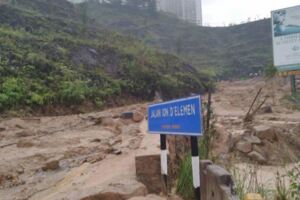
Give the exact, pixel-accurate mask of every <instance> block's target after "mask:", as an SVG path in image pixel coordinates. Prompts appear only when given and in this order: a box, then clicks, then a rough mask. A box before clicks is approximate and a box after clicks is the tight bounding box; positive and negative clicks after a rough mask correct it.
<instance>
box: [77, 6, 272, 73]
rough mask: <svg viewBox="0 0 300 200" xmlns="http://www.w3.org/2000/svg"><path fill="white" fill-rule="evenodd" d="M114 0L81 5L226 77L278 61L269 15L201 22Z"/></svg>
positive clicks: (117, 26)
mask: <svg viewBox="0 0 300 200" xmlns="http://www.w3.org/2000/svg"><path fill="white" fill-rule="evenodd" d="M111 2H112V3H110V4H109V3H104V4H100V3H99V2H97V1H94V0H89V1H87V3H82V4H79V5H77V7H78V8H80V9H81V10H83V12H86V13H87V14H88V15H89V16H90V17H91V18H93V19H95V20H96V21H98V22H99V23H101V24H103V26H105V27H107V28H109V29H114V30H117V31H119V32H121V33H124V34H127V35H130V36H132V37H135V38H138V39H140V40H142V41H143V42H144V43H145V44H147V45H151V46H154V47H158V48H160V49H162V50H164V51H166V52H169V53H174V54H177V55H178V56H180V57H182V58H184V59H185V60H188V61H189V63H191V64H192V65H193V66H195V67H198V69H201V70H205V71H207V70H210V71H212V72H214V73H216V74H217V75H218V76H219V77H222V78H234V77H241V76H247V75H248V74H249V73H254V72H259V71H262V70H263V69H264V67H265V66H266V65H269V64H271V63H272V48H271V45H272V44H271V25H270V20H269V19H264V20H259V21H255V22H251V23H245V24H241V25H235V26H230V27H199V26H195V25H192V24H189V23H186V22H183V21H181V20H178V19H176V18H175V17H173V16H168V15H166V14H163V13H156V12H153V8H148V9H147V8H144V7H142V5H137V6H133V5H132V4H130V5H120V4H118V3H114V2H118V1H113V0H111ZM134 2H136V1H134Z"/></svg>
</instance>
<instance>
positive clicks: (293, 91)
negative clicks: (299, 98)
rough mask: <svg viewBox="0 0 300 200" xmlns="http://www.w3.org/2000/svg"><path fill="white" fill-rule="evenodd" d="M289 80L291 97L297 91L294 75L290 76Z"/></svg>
mask: <svg viewBox="0 0 300 200" xmlns="http://www.w3.org/2000/svg"><path fill="white" fill-rule="evenodd" d="M290 79H291V90H292V95H294V94H296V92H297V89H296V77H295V75H291V76H290Z"/></svg>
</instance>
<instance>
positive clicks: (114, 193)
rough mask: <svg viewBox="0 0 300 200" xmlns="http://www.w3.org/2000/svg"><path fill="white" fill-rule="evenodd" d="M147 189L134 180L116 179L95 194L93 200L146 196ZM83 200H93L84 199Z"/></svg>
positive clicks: (119, 199) (117, 199)
mask: <svg viewBox="0 0 300 200" xmlns="http://www.w3.org/2000/svg"><path fill="white" fill-rule="evenodd" d="M147 193H148V191H147V188H146V187H145V186H144V185H143V184H142V183H139V182H137V181H136V180H130V179H126V180H125V179H124V180H123V179H118V180H117V181H116V182H112V183H110V184H109V185H108V186H107V187H106V188H104V189H103V191H102V192H101V193H99V194H97V195H96V196H97V197H102V198H96V199H95V200H98V199H101V200H106V197H110V198H108V199H107V200H122V199H124V200H125V199H130V198H132V197H137V196H145V195H147ZM84 200H94V199H84Z"/></svg>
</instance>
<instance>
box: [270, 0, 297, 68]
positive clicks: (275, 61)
mask: <svg viewBox="0 0 300 200" xmlns="http://www.w3.org/2000/svg"><path fill="white" fill-rule="evenodd" d="M291 9H299V11H300V5H297V6H292V7H287V8H282V9H278V10H274V11H271V28H272V51H273V63H274V66H275V67H276V68H277V70H278V72H288V71H297V70H300V60H299V61H297V62H295V63H293V62H292V61H291V62H292V63H288V61H286V62H285V64H277V63H278V62H279V61H278V60H279V58H278V57H277V55H278V52H277V51H276V49H277V48H280V47H276V45H275V38H277V37H281V38H282V37H285V36H292V35H298V40H299V41H298V42H295V45H297V44H298V43H299V44H298V46H299V48H300V30H299V31H297V32H295V33H287V34H283V33H281V34H279V35H277V36H276V35H275V19H274V17H275V13H279V12H284V13H288V11H289V10H291ZM282 23H283V22H282ZM297 26H299V27H300V24H299V25H297ZM296 37H297V36H296ZM298 46H297V47H298ZM283 51H284V50H282V51H281V52H283ZM276 52H277V53H276ZM275 54H276V55H275ZM299 54H300V50H299ZM276 57H277V58H276ZM296 57H298V56H296ZM296 59H297V58H296ZM299 59H300V55H299ZM281 62H284V61H281Z"/></svg>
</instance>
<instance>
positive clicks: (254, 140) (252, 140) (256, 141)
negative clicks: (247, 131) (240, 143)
mask: <svg viewBox="0 0 300 200" xmlns="http://www.w3.org/2000/svg"><path fill="white" fill-rule="evenodd" d="M244 140H246V141H247V142H250V143H251V144H261V140H260V139H259V138H258V137H256V136H254V135H249V136H246V137H244Z"/></svg>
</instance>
